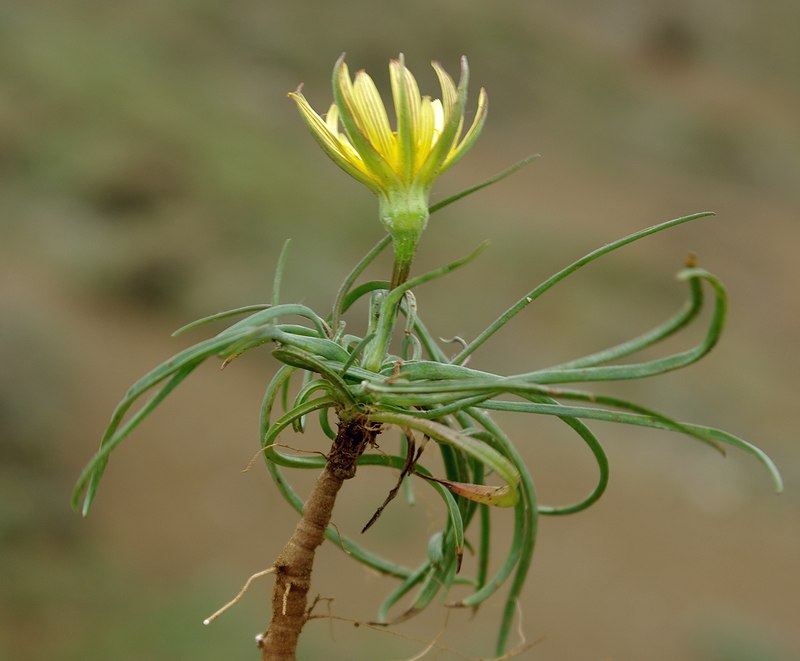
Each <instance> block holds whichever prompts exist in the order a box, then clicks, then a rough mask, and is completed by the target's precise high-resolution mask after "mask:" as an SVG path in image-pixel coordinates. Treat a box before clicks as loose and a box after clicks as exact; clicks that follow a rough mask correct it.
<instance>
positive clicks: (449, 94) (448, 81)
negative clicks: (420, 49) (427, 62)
mask: <svg viewBox="0 0 800 661" xmlns="http://www.w3.org/2000/svg"><path fill="white" fill-rule="evenodd" d="M431 64H432V65H433V70H434V71H435V72H436V77H437V78H438V79H439V84H440V85H441V86H442V104H443V105H444V116H445V119H447V118H449V117H450V113H451V112H452V111H453V106H455V105H456V99H457V98H458V92H457V91H456V84H455V83H454V82H453V79H452V78H451V77H450V74H448V73H447V72H446V71H445V70H444V69H442V66H441V65H440V64H439V63H438V62H431Z"/></svg>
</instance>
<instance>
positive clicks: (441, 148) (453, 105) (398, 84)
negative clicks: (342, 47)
mask: <svg viewBox="0 0 800 661" xmlns="http://www.w3.org/2000/svg"><path fill="white" fill-rule="evenodd" d="M433 69H434V71H435V72H436V76H437V78H438V79H439V84H440V86H441V91H442V92H441V93H442V96H441V99H431V98H430V97H428V96H422V95H421V94H420V92H419V87H418V85H417V81H416V79H415V78H414V76H413V75H412V74H411V72H410V71H409V70H408V69H407V68H406V67H405V64H404V62H403V56H402V55H401V56H400V58H399V59H397V60H392V62H391V63H390V65H389V74H390V81H391V88H392V96H393V101H394V108H393V109H394V115H395V117H396V120H397V124H396V128H395V129H394V130H393V129H392V127H391V124H390V122H389V116H388V113H387V111H386V106H385V105H384V103H383V100H382V99H381V96H380V94H379V93H378V90H377V88H376V87H375V83H374V82H373V80H372V78H370V76H369V75H368V74H367V73H366V72H364V71H359V72H358V73H356V75H355V77H354V78H351V77H350V73H349V71H348V69H347V65H346V64H345V62H344V57H343V56H342V57H340V58H339V60H338V61H337V63H336V66H335V67H334V71H333V93H334V102H333V104H332V105H331V107H330V109H329V110H328V113H327V115H326V116H325V118H324V119H323V118H322V117H321V116H320V115H319V114H318V113H317V112H316V111H314V109H313V108H312V107H311V106H310V105H309V103H308V101H307V100H306V98H305V97H304V96H303V94H302V93H301V91H300V90H299V89H298V90H297V91H296V92H293V93H291V94H289V96H290V97H291V98H292V99H293V100H294V101H295V102H296V103H297V107H298V108H299V110H300V112H301V114H302V116H303V119H305V121H306V123H307V124H308V126H309V127H310V128H311V132H312V134H313V135H314V137H315V138H316V140H317V142H319V144H320V145H321V146H322V148H323V149H324V150H325V152H326V153H327V154H328V156H330V157H331V159H333V161H334V162H335V163H336V164H337V165H339V167H341V168H342V169H343V170H344V171H345V172H347V173H348V174H349V175H351V176H352V177H354V178H356V179H357V180H358V181H360V182H362V183H363V184H365V185H366V186H368V187H369V188H370V189H371V190H373V191H374V192H376V193H378V194H381V193H383V194H391V193H392V192H398V189H406V190H408V189H412V188H413V189H417V190H421V191H424V192H425V193H427V192H428V191H429V190H430V186H431V184H432V183H433V180H434V179H435V178H436V177H437V176H438V175H440V174H441V173H442V172H444V171H445V170H446V169H447V168H449V167H450V166H451V165H453V164H454V163H455V162H456V161H457V160H458V159H459V158H461V156H463V155H464V153H465V152H466V151H467V150H468V149H469V148H470V146H471V145H472V143H473V142H474V141H475V139H476V138H477V137H478V134H479V133H480V130H481V128H482V126H483V123H484V120H485V118H486V110H487V97H486V92H485V91H484V90H483V89H481V91H480V94H479V98H478V109H477V112H476V113H475V118H474V120H473V122H472V125H471V126H470V128H469V129H468V130H467V132H466V133H465V134H463V135H462V130H463V125H464V105H465V101H466V91H467V82H468V68H467V61H466V58H462V60H461V78H460V81H459V84H458V86H456V84H455V83H454V82H453V79H452V78H451V77H450V76H449V75H448V74H447V72H446V71H445V70H444V69H442V67H441V66H440V65H439V64H437V63H435V62H434V63H433Z"/></svg>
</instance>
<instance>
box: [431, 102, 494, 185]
mask: <svg viewBox="0 0 800 661" xmlns="http://www.w3.org/2000/svg"><path fill="white" fill-rule="evenodd" d="M488 111H489V97H488V95H487V94H486V90H485V89H483V88H482V87H481V91H480V94H479V95H478V110H477V111H476V112H475V119H473V120H472V125H471V126H470V127H469V130H468V131H467V133H466V135H465V136H464V139H463V140H461V142H460V143H458V145H457V146H456V147H454V148H453V150H452V151H451V152H450V154H449V155H448V156H447V159H446V160H445V162H444V164H443V165H442V169H441V172H443V171H444V170H446V169H447V168H449V167H450V166H451V165H453V164H454V163H455V162H456V161H458V159H460V158H461V157H462V156H463V155H464V154H466V153H467V151H469V149H470V147H472V144H473V143H474V142H475V140H477V139H478V136H479V135H480V133H481V129H483V123H484V122H485V121H486V113H487V112H488Z"/></svg>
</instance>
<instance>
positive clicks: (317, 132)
mask: <svg viewBox="0 0 800 661" xmlns="http://www.w3.org/2000/svg"><path fill="white" fill-rule="evenodd" d="M289 98H291V99H292V100H293V101H294V102H295V103H296V104H297V107H298V109H299V110H300V114H301V116H302V117H303V119H304V120H305V122H306V124H307V125H308V127H309V128H310V129H311V135H312V136H314V139H315V140H316V141H317V142H318V143H319V145H320V147H322V149H323V150H324V151H325V153H326V154H327V155H328V156H329V157H330V158H331V160H333V162H334V163H336V165H338V166H339V167H340V168H342V170H344V171H345V172H347V174H349V175H350V176H351V177H353V178H355V179H357V180H358V181H360V182H361V183H363V184H365V185H366V186H368V187H369V188H371V189H372V190H374V191H378V190H380V187H379V186H378V182H376V181H375V180H374V179H373V178H372V177H370V176H369V174H368V173H366V172H365V171H364V169H363V166H362V165H361V163H359V162H357V161H356V160H355V159H354V158H353V154H352V153H351V152H348V151H347V150H346V149H344V148H343V145H342V143H341V141H340V140H339V138H338V136H337V135H336V134H334V133H333V132H332V131H331V130H330V128H329V127H328V125H327V124H326V122H325V121H324V120H323V119H322V117H320V116H319V115H318V114H317V113H316V112H315V111H314V109H313V108H312V107H311V106H310V105H309V103H308V101H307V100H306V98H305V97H304V96H303V95H302V94H301V93H300V92H299V91H297V92H290V93H289Z"/></svg>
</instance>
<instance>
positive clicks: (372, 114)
mask: <svg viewBox="0 0 800 661" xmlns="http://www.w3.org/2000/svg"><path fill="white" fill-rule="evenodd" d="M353 99H354V101H355V113H354V119H355V120H356V122H357V123H358V125H359V127H360V128H361V130H362V131H363V132H364V134H365V135H366V136H367V138H368V139H369V141H370V143H371V144H372V146H373V147H374V148H375V151H377V152H378V153H379V154H380V155H381V156H383V157H384V159H386V161H387V162H389V163H390V164H392V165H394V163H395V148H394V140H395V139H394V136H393V135H392V129H391V128H390V127H389V118H388V117H387V116H386V108H385V107H384V105H383V101H382V100H381V96H380V94H379V93H378V89H377V88H376V87H375V83H374V82H373V81H372V78H370V77H369V75H367V74H366V73H365V72H364V71H359V72H358V73H357V74H356V79H355V82H354V83H353Z"/></svg>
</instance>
